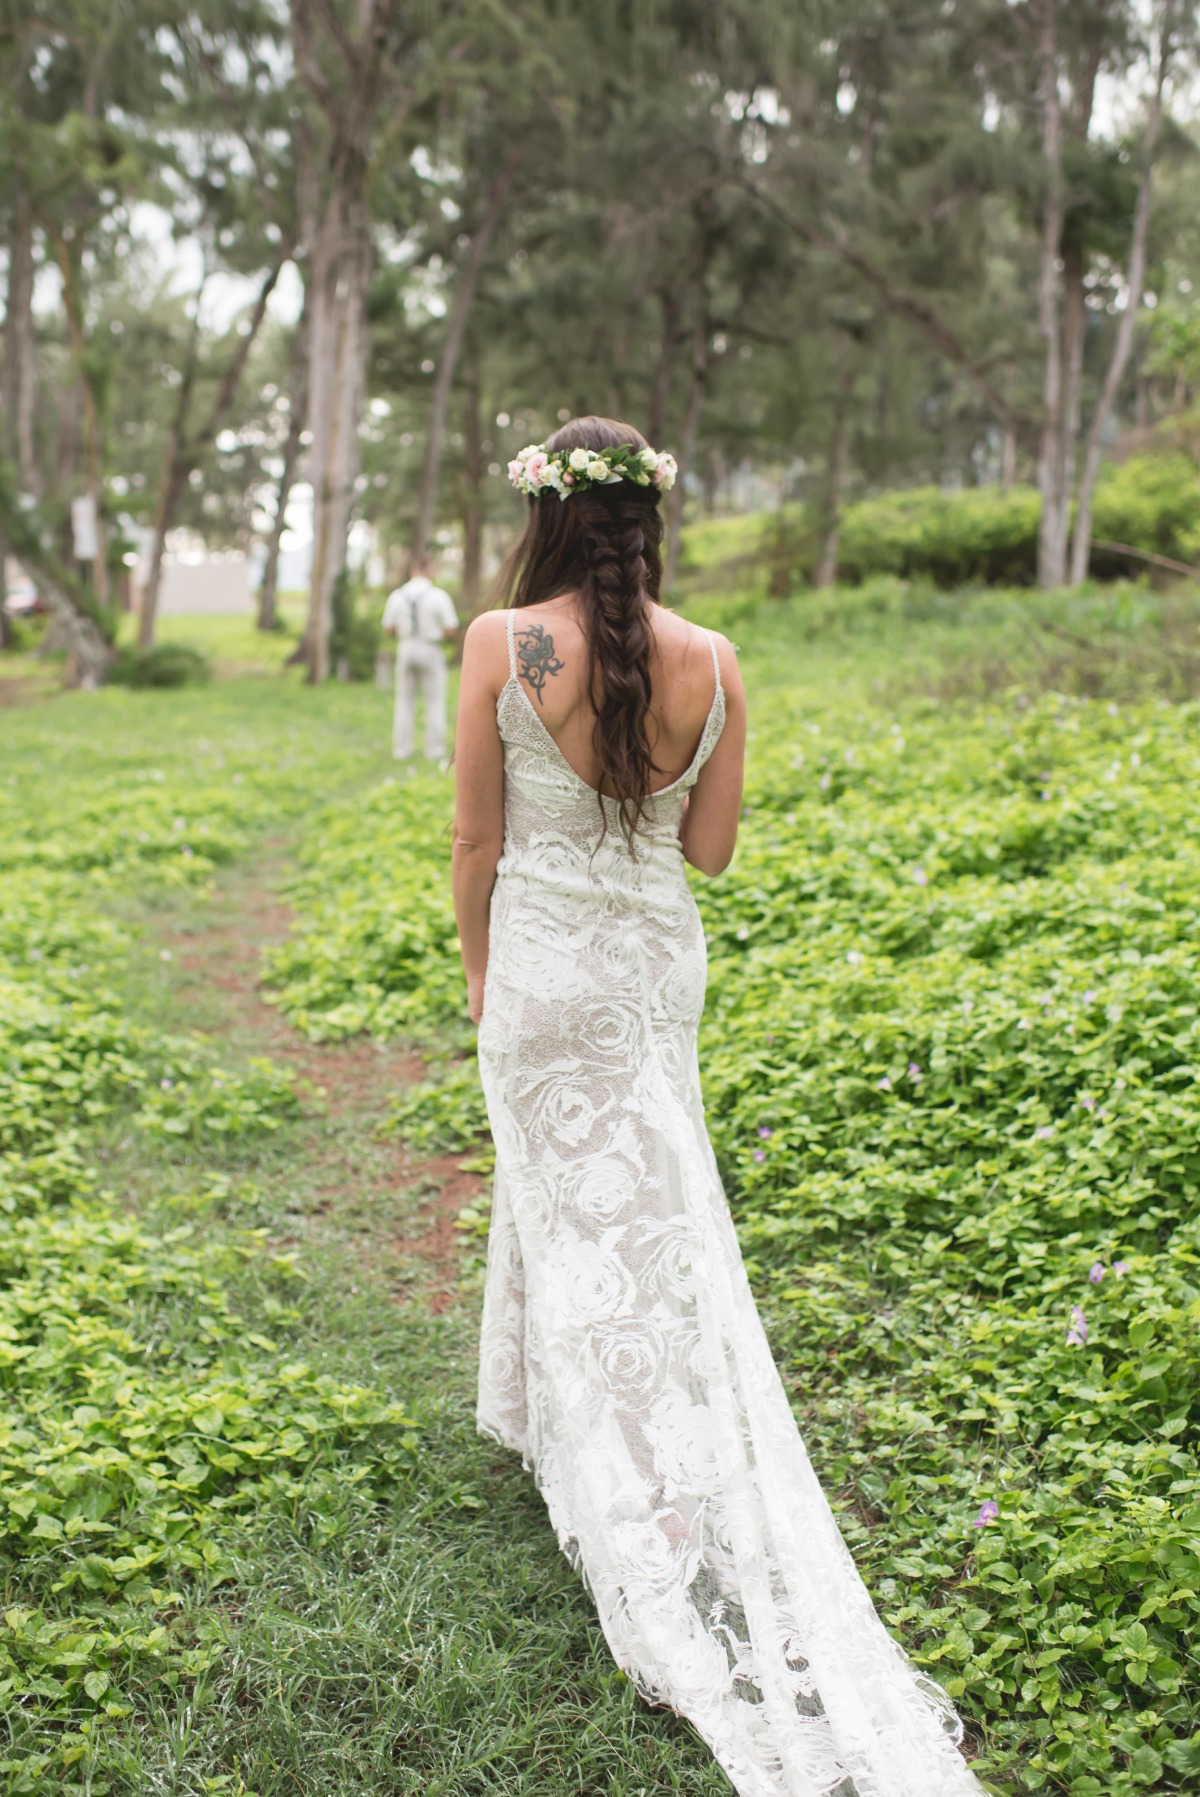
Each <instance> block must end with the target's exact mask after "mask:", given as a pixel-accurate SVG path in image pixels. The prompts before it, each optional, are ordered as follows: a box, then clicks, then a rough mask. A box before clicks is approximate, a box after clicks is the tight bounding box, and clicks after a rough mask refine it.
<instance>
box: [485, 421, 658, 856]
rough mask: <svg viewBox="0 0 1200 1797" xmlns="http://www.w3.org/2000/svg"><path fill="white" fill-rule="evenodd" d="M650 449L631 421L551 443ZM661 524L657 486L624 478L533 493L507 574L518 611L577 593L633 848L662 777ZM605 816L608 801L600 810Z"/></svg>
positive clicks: (601, 735) (611, 767)
mask: <svg viewBox="0 0 1200 1797" xmlns="http://www.w3.org/2000/svg"><path fill="white" fill-rule="evenodd" d="M625 444H630V445H632V446H633V447H634V448H636V449H645V448H646V447H647V443H646V439H645V437H643V436H642V433H641V432H640V431H637V430H634V428H633V426H632V425H631V424H622V423H620V422H619V421H618V420H617V419H615V418H590V417H589V418H572V419H571V420H570V422H569V423H567V424H564V425H563V426H562V427H561V429H559V430H556V431H555V432H554V435H553V436H552V437H550V438H548V440H547V443H546V448H547V449H548V450H549V451H550V452H551V453H552V454H554V453H557V452H558V451H560V450H564V449H566V450H571V449H596V450H599V449H616V448H618V447H621V446H623V445H625ZM662 536H663V521H662V514H661V512H660V510H659V504H658V489H657V487H655V486H648V487H639V486H636V485H635V484H634V483H633V482H631V481H625V480H623V481H620V482H617V483H614V485H612V486H607V487H589V488H587V489H586V490H585V491H584V492H582V493H572V494H571V496H570V497H569V498H568V499H565V500H562V499H560V498H559V497H558V495H557V493H554V492H547V493H542V494H540V495H539V494H531V495H530V498H529V522H528V524H527V525H526V528H525V534H524V536H523V537H522V538H521V541H520V542H519V543H518V544H517V546H516V548H515V550H514V551H513V553H512V555H511V556H510V557H509V560H508V562H507V563H506V565H505V568H504V570H503V571H502V573H501V576H500V594H501V602H502V603H504V604H507V605H511V606H516V607H521V606H526V605H537V604H539V603H540V602H541V601H542V600H544V599H555V598H557V597H558V596H559V594H560V593H578V594H579V598H580V602H581V604H582V607H583V628H584V635H585V638H586V640H587V647H588V691H589V692H590V694H591V699H592V705H593V707H594V708H595V712H596V722H595V726H594V728H593V731H592V744H593V747H594V749H595V752H596V759H597V761H598V762H599V763H600V769H601V778H600V792H601V794H602V795H603V797H605V798H610V799H615V800H616V802H617V805H618V806H619V808H620V818H621V830H622V832H623V834H624V836H625V839H626V841H627V843H628V844H629V846H630V848H631V849H632V848H633V841H634V836H635V834H636V832H637V829H638V826H639V824H640V823H641V822H642V819H643V816H644V814H645V808H646V799H647V797H648V796H649V793H650V783H651V779H652V777H653V775H654V774H655V773H656V772H657V771H658V770H657V769H656V767H655V764H654V759H653V756H652V754H651V750H650V738H649V735H648V733H647V729H646V719H647V717H648V715H649V711H650V648H651V642H652V638H651V631H650V618H649V608H650V606H651V605H653V604H657V602H658V594H659V588H660V586H661V584H662ZM600 810H601V813H602V814H603V811H604V805H603V798H602V800H601V805H600Z"/></svg>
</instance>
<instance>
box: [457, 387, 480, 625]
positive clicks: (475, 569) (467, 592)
mask: <svg viewBox="0 0 1200 1797" xmlns="http://www.w3.org/2000/svg"><path fill="white" fill-rule="evenodd" d="M482 409H483V408H482V405H481V403H480V396H479V367H478V364H477V363H473V364H472V367H471V371H470V373H469V375H468V377H467V381H466V391H465V394H464V405H463V443H464V451H463V562H462V591H461V593H460V594H459V606H458V608H459V611H460V612H465V613H466V614H467V616H468V617H470V618H473V617H474V616H475V613H476V612H477V611H478V610H479V596H480V587H481V584H482V575H483V443H482V437H483V420H482V417H481V413H482Z"/></svg>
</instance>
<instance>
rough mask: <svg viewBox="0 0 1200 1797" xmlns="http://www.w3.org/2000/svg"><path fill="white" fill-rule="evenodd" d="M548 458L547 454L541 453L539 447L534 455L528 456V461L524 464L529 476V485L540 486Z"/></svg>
mask: <svg viewBox="0 0 1200 1797" xmlns="http://www.w3.org/2000/svg"><path fill="white" fill-rule="evenodd" d="M549 460H550V458H549V456H547V455H545V454H543V452H542V451H541V450H540V449H539V451H538V453H537V454H536V455H531V456H530V458H529V460H528V462H526V464H525V472H526V474H527V475H528V476H529V484H530V486H533V487H540V486H541V484H542V480H543V477H544V476H545V473H546V468H547V465H548V463H549Z"/></svg>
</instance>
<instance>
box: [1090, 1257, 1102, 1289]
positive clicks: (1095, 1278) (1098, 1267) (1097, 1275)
mask: <svg viewBox="0 0 1200 1797" xmlns="http://www.w3.org/2000/svg"><path fill="white" fill-rule="evenodd" d="M1088 1278H1089V1279H1090V1280H1091V1282H1092V1284H1093V1285H1099V1283H1100V1281H1101V1280H1102V1279H1103V1278H1104V1262H1103V1261H1102V1260H1098V1261H1097V1262H1096V1264H1095V1266H1094V1267H1093V1268H1092V1270H1091V1272H1090V1273H1089V1274H1088Z"/></svg>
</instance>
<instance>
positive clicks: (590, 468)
mask: <svg viewBox="0 0 1200 1797" xmlns="http://www.w3.org/2000/svg"><path fill="white" fill-rule="evenodd" d="M587 472H588V478H589V479H590V480H607V479H608V463H607V462H602V461H601V460H600V458H599V456H597V457H596V460H595V461H594V462H589V463H588V465H587Z"/></svg>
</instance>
